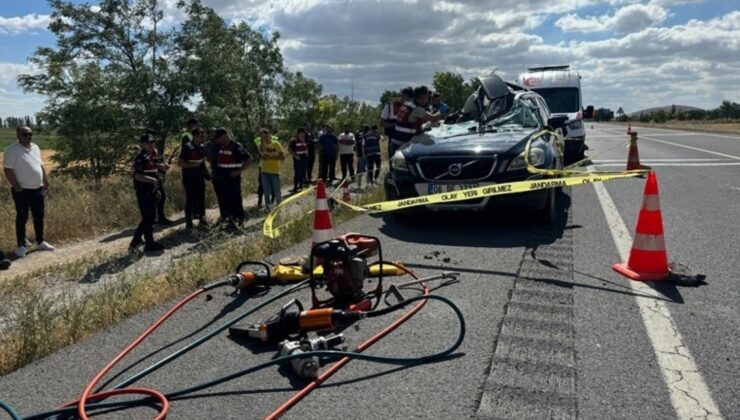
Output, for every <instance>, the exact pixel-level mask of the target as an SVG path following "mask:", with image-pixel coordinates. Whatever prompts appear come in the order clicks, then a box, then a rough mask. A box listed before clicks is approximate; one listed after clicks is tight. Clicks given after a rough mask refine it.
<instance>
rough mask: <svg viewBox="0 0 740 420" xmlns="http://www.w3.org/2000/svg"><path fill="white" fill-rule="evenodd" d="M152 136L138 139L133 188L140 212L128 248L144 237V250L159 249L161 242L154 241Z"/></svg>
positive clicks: (155, 195) (156, 182) (156, 188)
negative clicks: (138, 220)
mask: <svg viewBox="0 0 740 420" xmlns="http://www.w3.org/2000/svg"><path fill="white" fill-rule="evenodd" d="M154 142H155V139H154V136H152V135H151V134H144V135H142V136H141V139H140V146H141V151H140V152H139V154H137V155H136V157H135V158H134V189H135V190H136V201H137V202H138V204H139V211H140V212H141V222H139V226H138V227H137V228H136V232H134V237H133V239H132V240H131V244H130V245H129V250H136V249H137V248H138V247H139V245H141V243H142V236H143V237H144V241H143V242H145V245H144V251H161V250H163V249H164V246H162V244H160V243H157V242H154V227H153V225H154V217H155V216H156V213H157V208H156V207H157V198H158V196H159V178H157V163H156V161H155V160H154V151H155V150H156V149H155V147H154Z"/></svg>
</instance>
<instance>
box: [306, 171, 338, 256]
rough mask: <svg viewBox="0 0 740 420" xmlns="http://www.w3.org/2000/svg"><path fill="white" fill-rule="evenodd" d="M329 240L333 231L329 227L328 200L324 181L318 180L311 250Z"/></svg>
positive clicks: (332, 235) (332, 237)
mask: <svg viewBox="0 0 740 420" xmlns="http://www.w3.org/2000/svg"><path fill="white" fill-rule="evenodd" d="M330 239H334V229H333V228H332V227H331V213H329V200H328V199H327V198H326V189H324V181H323V180H321V179H320V178H319V180H318V181H317V182H316V212H315V213H314V215H313V237H312V241H311V249H313V247H314V245H316V244H318V243H321V242H326V241H328V240H330Z"/></svg>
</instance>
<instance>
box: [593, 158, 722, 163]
mask: <svg viewBox="0 0 740 420" xmlns="http://www.w3.org/2000/svg"><path fill="white" fill-rule="evenodd" d="M642 160H643V161H645V162H648V161H649V162H726V161H727V159H713V158H707V159H705V158H699V159H694V158H676V159H669V158H666V159H662V158H657V159H642ZM593 162H595V163H610V162H623V163H624V162H626V160H625V159H596V160H594V161H593Z"/></svg>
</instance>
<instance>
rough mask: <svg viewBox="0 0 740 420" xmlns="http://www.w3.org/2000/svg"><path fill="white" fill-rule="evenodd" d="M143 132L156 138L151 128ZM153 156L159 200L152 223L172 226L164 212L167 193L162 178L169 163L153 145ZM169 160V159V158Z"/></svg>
mask: <svg viewBox="0 0 740 420" xmlns="http://www.w3.org/2000/svg"><path fill="white" fill-rule="evenodd" d="M144 134H148V135H150V136H152V137H153V138H155V139H156V137H157V132H156V131H154V130H152V129H147V130H145V131H144ZM152 157H153V158H154V161H155V162H156V164H157V178H158V179H159V197H160V198H159V200H158V201H157V215H156V216H155V218H154V223H156V224H158V225H161V226H172V224H173V222H172V220H170V219H168V218H167V216H165V214H164V205H165V203H166V202H167V193H166V192H165V189H164V182H165V181H164V178H165V175H166V174H167V171H168V170H169V169H170V165H169V163H168V162H165V161H164V156H162V155H160V154H159V150H157V147H156V146H155V147H154V153H153V155H152ZM170 160H171V159H170Z"/></svg>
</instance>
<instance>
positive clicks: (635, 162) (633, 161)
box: [627, 131, 650, 171]
mask: <svg viewBox="0 0 740 420" xmlns="http://www.w3.org/2000/svg"><path fill="white" fill-rule="evenodd" d="M629 141H630V150H629V153H628V154H627V170H628V171H634V170H636V169H650V167H649V166H645V165H641V164H640V153H639V152H638V151H637V131H633V132H631V133H630V140H629Z"/></svg>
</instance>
